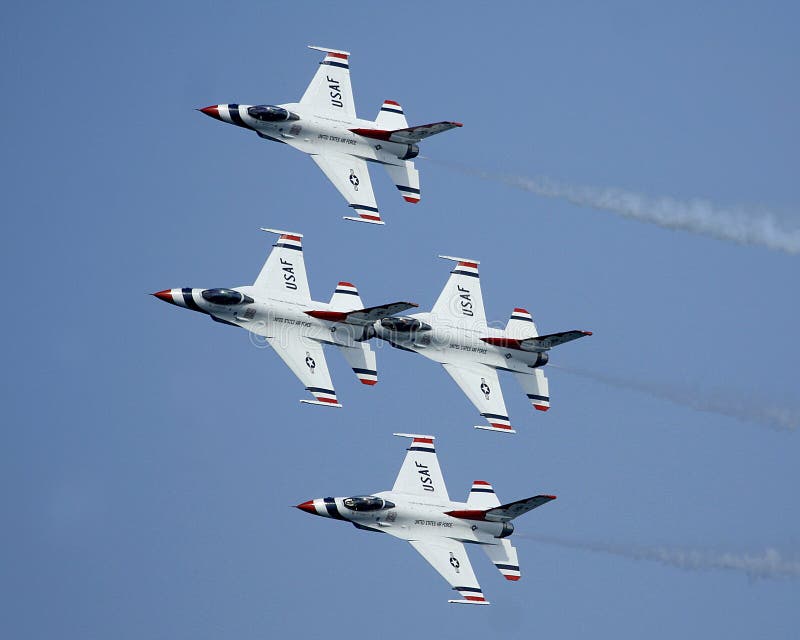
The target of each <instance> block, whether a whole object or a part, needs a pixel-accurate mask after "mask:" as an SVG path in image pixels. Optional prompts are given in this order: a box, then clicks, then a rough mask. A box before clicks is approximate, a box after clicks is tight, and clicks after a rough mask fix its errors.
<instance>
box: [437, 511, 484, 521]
mask: <svg viewBox="0 0 800 640" xmlns="http://www.w3.org/2000/svg"><path fill="white" fill-rule="evenodd" d="M444 513H445V515H447V516H452V517H453V518H462V519H464V520H486V512H485V511H478V510H477V509H456V510H455V511H445V512H444Z"/></svg>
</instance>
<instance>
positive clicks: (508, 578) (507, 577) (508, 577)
mask: <svg viewBox="0 0 800 640" xmlns="http://www.w3.org/2000/svg"><path fill="white" fill-rule="evenodd" d="M503 575H504V576H506V580H514V581H515V582H516V581H517V580H519V576H509V575H506V574H503Z"/></svg>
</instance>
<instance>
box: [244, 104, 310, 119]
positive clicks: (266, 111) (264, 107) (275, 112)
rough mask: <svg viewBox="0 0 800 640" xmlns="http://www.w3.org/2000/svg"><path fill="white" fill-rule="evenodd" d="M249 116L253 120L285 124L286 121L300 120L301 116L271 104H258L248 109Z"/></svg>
mask: <svg viewBox="0 0 800 640" xmlns="http://www.w3.org/2000/svg"><path fill="white" fill-rule="evenodd" d="M247 114H248V115H249V116H250V117H251V118H255V119H256V120H261V122H283V121H284V120H299V119H300V116H298V115H297V114H295V113H292V112H291V111H287V110H286V109H284V108H283V107H273V106H272V105H270V104H257V105H256V106H254V107H248V108H247Z"/></svg>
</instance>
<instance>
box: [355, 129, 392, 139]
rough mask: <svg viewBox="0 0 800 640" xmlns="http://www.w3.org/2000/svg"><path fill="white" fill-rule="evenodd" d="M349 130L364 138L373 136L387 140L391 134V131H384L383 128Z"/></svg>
mask: <svg viewBox="0 0 800 640" xmlns="http://www.w3.org/2000/svg"><path fill="white" fill-rule="evenodd" d="M350 131H352V132H353V133H357V134H358V135H360V136H364V137H365V138H375V140H388V139H389V137H390V136H391V135H392V132H391V131H384V130H383V129H350Z"/></svg>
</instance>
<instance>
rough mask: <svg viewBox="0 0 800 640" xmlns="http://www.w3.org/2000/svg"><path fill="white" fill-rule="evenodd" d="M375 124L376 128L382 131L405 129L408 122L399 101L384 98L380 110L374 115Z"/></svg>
mask: <svg viewBox="0 0 800 640" xmlns="http://www.w3.org/2000/svg"><path fill="white" fill-rule="evenodd" d="M375 125H376V126H377V128H378V129H383V130H384V131H394V130H395V129H407V128H408V122H406V116H405V114H404V113H403V107H401V106H400V103H399V102H395V101H394V100H384V101H383V105H381V110H380V111H378V115H377V116H376V117H375Z"/></svg>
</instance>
